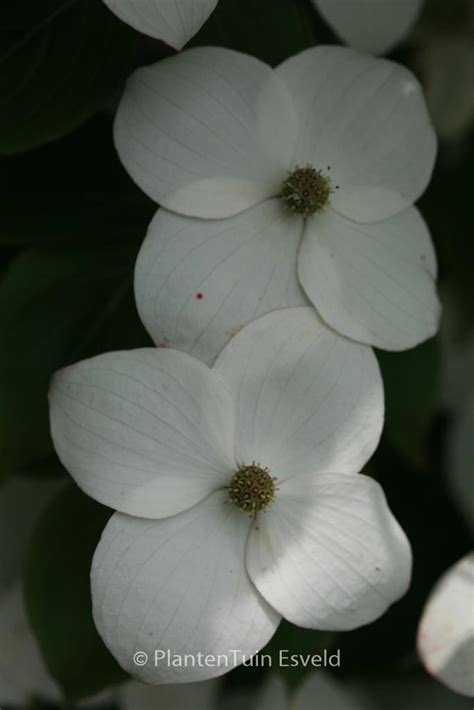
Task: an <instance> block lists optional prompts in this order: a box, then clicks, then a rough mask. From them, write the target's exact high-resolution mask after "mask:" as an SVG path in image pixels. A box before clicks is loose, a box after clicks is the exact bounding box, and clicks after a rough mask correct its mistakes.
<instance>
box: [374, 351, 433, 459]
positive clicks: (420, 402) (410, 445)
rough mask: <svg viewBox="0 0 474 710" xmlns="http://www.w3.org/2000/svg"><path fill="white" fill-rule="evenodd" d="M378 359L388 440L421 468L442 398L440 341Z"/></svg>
mask: <svg viewBox="0 0 474 710" xmlns="http://www.w3.org/2000/svg"><path fill="white" fill-rule="evenodd" d="M377 357H378V360H379V364H380V367H381V370H382V377H383V381H384V386H385V406H386V419H385V427H386V434H387V437H388V438H389V440H390V441H391V443H392V444H393V445H394V446H396V447H397V448H398V449H399V451H400V452H401V453H403V454H404V455H405V456H408V457H409V458H410V460H411V462H412V463H413V464H415V465H417V466H421V465H423V463H424V459H425V456H424V449H425V445H426V435H427V433H428V430H429V427H430V424H431V421H432V418H433V415H434V414H435V411H436V404H437V398H438V397H437V395H438V391H437V386H438V376H439V364H440V363H439V343H438V340H436V339H432V340H428V341H427V342H426V343H423V344H422V345H419V346H418V347H416V348H413V349H412V350H406V351H404V352H399V353H398V352H397V353H392V352H384V351H378V352H377Z"/></svg>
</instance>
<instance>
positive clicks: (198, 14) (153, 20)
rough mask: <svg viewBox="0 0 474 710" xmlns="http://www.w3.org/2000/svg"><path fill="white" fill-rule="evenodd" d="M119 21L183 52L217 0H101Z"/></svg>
mask: <svg viewBox="0 0 474 710" xmlns="http://www.w3.org/2000/svg"><path fill="white" fill-rule="evenodd" d="M104 2H105V4H106V5H107V7H109V8H110V10H112V12H113V13H115V14H116V15H117V17H120V19H121V20H123V21H124V22H126V23H127V24H129V25H131V26H132V27H134V28H135V29H136V30H138V31H139V32H143V33H144V34H146V35H150V36H151V37H155V38H156V39H161V40H163V42H166V44H169V45H170V46H171V47H174V49H182V47H184V45H185V44H186V42H188V41H189V40H190V39H191V37H193V36H194V35H195V34H196V32H198V31H199V30H200V29H201V27H202V25H203V24H204V23H205V21H206V20H207V18H208V17H209V15H210V14H211V13H212V11H213V10H214V8H215V7H216V5H217V2H218V0H104Z"/></svg>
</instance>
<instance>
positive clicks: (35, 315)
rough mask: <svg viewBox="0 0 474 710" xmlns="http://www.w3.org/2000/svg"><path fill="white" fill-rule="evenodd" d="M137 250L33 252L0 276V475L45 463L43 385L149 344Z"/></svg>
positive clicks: (48, 448) (46, 438)
mask: <svg viewBox="0 0 474 710" xmlns="http://www.w3.org/2000/svg"><path fill="white" fill-rule="evenodd" d="M134 260H135V249H134V248H130V247H124V246H122V247H120V246H115V247H113V248H109V249H105V248H98V249H92V248H83V249H80V250H79V249H78V250H67V249H63V250H59V249H56V250H51V251H47V252H42V251H36V250H31V251H27V252H25V253H24V254H22V255H21V256H20V257H19V258H18V259H17V260H16V261H14V262H13V263H12V264H11V266H10V268H9V270H8V271H7V272H6V275H5V276H4V279H3V281H2V282H0V341H1V343H2V348H1V350H0V476H4V475H7V474H8V473H11V472H12V471H13V470H18V469H22V468H27V467H28V468H29V467H30V466H38V467H40V468H41V467H42V466H45V467H46V468H48V467H49V465H50V464H51V457H52V456H53V447H52V443H51V440H50V436H49V421H48V404H47V391H48V384H49V380H50V378H51V375H52V374H53V373H54V371H55V370H56V369H58V368H60V367H63V366H64V365H67V364H70V363H72V362H75V361H77V360H80V359H82V358H83V357H86V356H89V355H93V354H96V353H98V352H103V351H107V350H114V349H121V348H132V347H138V346H140V345H144V344H149V340H148V336H146V334H145V331H144V329H143V328H142V326H141V323H140V321H139V319H138V316H137V314H136V311H135V304H134V300H133V294H132V271H133V265H134Z"/></svg>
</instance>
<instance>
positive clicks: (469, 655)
mask: <svg viewBox="0 0 474 710" xmlns="http://www.w3.org/2000/svg"><path fill="white" fill-rule="evenodd" d="M418 651H419V654H420V656H421V658H422V660H423V663H424V664H425V666H426V669H427V670H428V671H429V672H430V673H431V674H432V675H434V676H435V677H436V678H437V679H438V680H440V681H441V682H442V683H444V684H445V685H447V686H448V688H451V690H454V691H455V692H456V693H461V694H462V695H467V696H469V697H474V673H473V669H474V552H471V553H470V554H469V555H466V557H463V558H462V559H461V560H460V561H459V562H457V563H456V564H455V565H454V566H453V567H451V568H450V569H449V570H448V571H447V572H446V573H445V574H444V575H443V577H442V578H441V579H440V580H439V582H438V583H437V585H436V586H435V588H434V590H433V592H432V593H431V596H430V597H429V599H428V602H427V604H426V607H425V610H424V612H423V616H422V618H421V622H420V627H419V630H418Z"/></svg>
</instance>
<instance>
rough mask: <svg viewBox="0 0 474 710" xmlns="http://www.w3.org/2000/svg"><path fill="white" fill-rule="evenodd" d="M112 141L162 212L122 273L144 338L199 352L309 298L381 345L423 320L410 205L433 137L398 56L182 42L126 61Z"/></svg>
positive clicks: (429, 287) (420, 265)
mask: <svg viewBox="0 0 474 710" xmlns="http://www.w3.org/2000/svg"><path fill="white" fill-rule="evenodd" d="M115 140H116V145H117V148H118V152H119V154H120V156H121V159H122V161H123V163H124V165H125V166H126V168H127V170H128V171H129V173H130V174H131V176H132V177H133V178H134V179H135V180H136V182H137V183H138V184H139V185H140V186H141V187H142V188H143V189H144V190H145V191H146V192H147V193H148V194H149V195H150V196H151V197H152V198H154V199H155V200H156V201H157V202H159V203H160V204H161V205H162V207H163V208H165V209H161V210H159V211H158V213H157V215H156V217H155V218H154V220H153V221H152V223H151V225H150V228H149V232H148V235H147V238H146V240H145V243H144V245H143V247H142V250H141V252H140V255H139V258H138V262H137V267H136V275H135V293H136V299H137V305H138V309H139V312H140V315H141V317H142V320H143V322H144V324H145V326H146V327H147V329H148V331H149V332H150V334H151V335H152V337H153V339H154V341H155V343H156V344H159V343H161V342H167V343H169V344H170V345H171V347H172V348H176V349H179V350H183V351H185V352H189V353H190V354H193V355H196V356H197V357H199V358H200V359H203V360H204V361H206V362H212V361H213V359H214V358H215V357H216V355H217V354H218V353H219V352H220V350H221V349H222V347H223V346H224V345H225V343H226V342H227V340H228V339H229V337H230V335H231V334H232V333H235V332H236V331H237V330H238V329H239V328H241V327H242V325H244V324H245V323H247V322H249V321H250V320H252V319H253V318H255V317H257V316H259V315H261V314H264V313H266V312H269V311H271V310H273V309H275V308H280V307H283V306H298V305H300V306H301V305H307V304H308V303H309V302H311V303H312V304H313V305H314V307H315V308H316V309H317V311H318V312H319V314H320V315H321V316H322V318H323V319H324V320H325V321H326V322H327V323H328V324H329V325H330V326H331V327H333V328H334V329H336V330H337V331H338V332H340V333H342V334H344V335H346V336H348V337H350V338H353V339H354V340H357V341H359V342H363V343H367V344H370V345H375V346H378V347H381V348H386V349H389V350H401V349H404V348H407V347H411V346H413V345H415V344H417V343H419V342H421V341H422V340H424V339H426V338H428V337H430V336H431V335H433V334H434V333H435V331H436V330H437V327H438V319H439V303H438V300H437V296H436V289H435V278H436V259H435V255H434V251H433V247H432V244H431V240H430V236H429V233H428V230H427V228H426V225H425V223H424V221H423V219H422V218H421V216H420V214H419V212H418V211H417V210H416V208H414V207H413V206H412V203H413V202H414V200H416V199H417V198H418V197H419V196H420V195H421V194H422V192H423V191H424V189H425V187H426V186H427V184H428V181H429V178H430V175H431V171H432V168H433V164H434V159H435V154H436V139H435V135H434V132H433V129H432V127H431V124H430V120H429V117H428V113H427V110H426V106H425V102H424V99H423V96H422V92H421V88H420V85H419V84H418V82H417V80H416V79H415V77H414V76H413V75H412V74H411V73H410V72H409V71H408V70H406V69H404V68H403V67H401V66H398V65H396V64H393V63H391V62H388V61H386V60H382V59H374V58H372V57H368V56H365V55H361V54H358V53H357V52H355V51H353V50H351V49H345V48H341V47H317V48H314V49H310V50H307V51H305V52H302V53H301V54H299V55H297V56H295V57H292V58H290V59H288V60H287V61H285V62H284V63H283V64H282V65H280V66H279V67H277V68H276V70H272V69H271V68H270V67H268V66H267V65H265V64H263V63H262V62H259V61H258V60H256V59H254V58H252V57H249V56H246V55H243V54H239V53H237V52H232V51H230V50H225V49H216V48H198V49H192V50H187V51H186V52H183V53H182V54H180V55H179V56H177V57H173V58H171V59H167V60H165V61H162V62H160V63H158V64H156V65H154V66H151V67H147V68H144V69H140V70H139V71H138V72H136V73H135V75H134V76H133V77H132V78H131V80H130V81H129V83H128V85H127V87H126V90H125V93H124V96H123V99H122V102H121V105H120V108H119V110H118V114H117V118H116V123H115ZM308 299H309V300H308Z"/></svg>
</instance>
